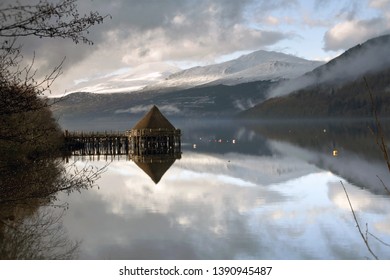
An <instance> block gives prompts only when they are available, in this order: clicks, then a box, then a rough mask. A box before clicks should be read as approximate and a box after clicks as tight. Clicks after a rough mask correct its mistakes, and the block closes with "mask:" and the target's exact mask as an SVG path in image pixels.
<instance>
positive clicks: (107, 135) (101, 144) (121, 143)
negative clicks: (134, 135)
mask: <svg viewBox="0 0 390 280" xmlns="http://www.w3.org/2000/svg"><path fill="white" fill-rule="evenodd" d="M64 135H65V143H66V152H67V153H68V154H69V153H70V154H71V155H80V156H86V155H98V156H99V155H110V156H111V155H128V154H129V147H130V146H129V143H130V139H129V137H128V134H127V133H126V132H123V133H121V132H116V133H112V132H88V133H86V132H69V131H65V133H64Z"/></svg>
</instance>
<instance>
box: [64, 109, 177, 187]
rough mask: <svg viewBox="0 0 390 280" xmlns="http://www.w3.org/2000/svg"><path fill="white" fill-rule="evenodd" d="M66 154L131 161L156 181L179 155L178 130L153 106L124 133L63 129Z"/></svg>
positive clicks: (93, 158) (92, 158) (75, 156)
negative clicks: (124, 157) (123, 158)
mask: <svg viewBox="0 0 390 280" xmlns="http://www.w3.org/2000/svg"><path fill="white" fill-rule="evenodd" d="M64 136H65V143H66V154H67V155H68V156H73V157H74V158H77V157H81V158H82V159H85V158H86V157H87V158H89V159H90V160H95V159H96V157H97V160H100V157H101V156H103V157H104V158H105V160H108V158H109V157H110V159H111V160H113V159H114V158H118V159H119V158H120V156H126V159H128V160H133V161H134V162H135V163H136V164H137V165H138V166H139V167H140V168H141V169H142V170H144V172H145V173H146V174H148V175H149V177H150V178H151V179H152V180H153V181H154V182H155V183H156V184H157V183H158V182H159V181H160V179H161V177H162V176H163V175H164V173H165V172H166V171H167V170H168V169H169V167H170V166H171V165H172V164H173V163H174V162H175V160H176V159H180V158H181V130H180V129H176V128H175V127H174V126H173V125H172V124H171V123H170V122H169V121H168V120H167V119H166V118H165V117H164V116H163V115H162V114H161V112H160V111H159V109H158V108H157V107H156V106H153V107H152V109H151V110H150V111H149V112H148V113H147V114H146V115H145V116H144V117H143V118H142V119H141V120H140V121H139V122H138V123H137V124H136V125H135V126H134V127H133V128H132V129H131V130H128V131H125V132H116V133H113V132H111V133H107V132H69V131H65V133H64Z"/></svg>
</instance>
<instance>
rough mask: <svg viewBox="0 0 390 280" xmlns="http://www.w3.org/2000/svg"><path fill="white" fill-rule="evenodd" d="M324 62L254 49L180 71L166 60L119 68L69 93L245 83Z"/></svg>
mask: <svg viewBox="0 0 390 280" xmlns="http://www.w3.org/2000/svg"><path fill="white" fill-rule="evenodd" d="M321 64H323V63H322V62H319V61H310V60H305V59H302V58H298V57H295V56H292V55H287V54H283V53H279V52H269V51H256V52H253V53H251V54H247V55H243V56H241V57H239V58H237V59H234V60H230V61H226V62H223V63H219V64H213V65H208V66H202V67H200V66H198V67H194V68H190V69H186V70H181V69H179V68H177V67H175V66H171V65H169V64H166V63H162V62H161V63H149V64H144V65H141V66H138V67H135V68H131V69H121V70H119V71H116V72H114V73H112V74H110V75H106V76H104V77H100V78H97V79H91V80H88V81H85V82H82V83H79V84H77V85H76V86H75V87H74V88H72V89H71V90H70V92H75V91H84V92H94V93H115V92H132V91H140V90H143V89H145V90H157V89H164V88H170V87H175V88H180V89H185V88H191V87H195V86H199V85H204V84H224V85H237V84H240V83H245V82H253V81H263V80H279V79H292V78H296V77H298V76H301V75H302V74H304V73H306V72H309V71H311V70H313V69H314V68H316V67H317V66H319V65H321Z"/></svg>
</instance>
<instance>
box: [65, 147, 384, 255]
mask: <svg viewBox="0 0 390 280" xmlns="http://www.w3.org/2000/svg"><path fill="white" fill-rule="evenodd" d="M224 157H225V155H206V154H196V153H186V154H184V155H183V158H182V159H181V160H180V161H176V162H175V164H174V165H173V166H172V167H171V168H170V169H169V170H168V171H167V173H166V174H165V176H164V177H163V179H162V180H161V181H160V182H159V184H157V185H154V184H153V182H151V181H150V179H149V178H148V177H147V175H145V174H144V173H143V171H142V170H140V169H139V168H138V167H137V166H136V165H135V164H134V163H133V162H126V161H120V162H112V163H111V164H110V166H109V170H108V172H107V173H106V174H104V175H103V177H102V178H101V180H100V182H99V185H100V190H97V189H92V190H90V191H88V192H83V193H82V194H81V195H79V194H74V195H73V194H72V195H71V196H70V198H69V199H70V209H69V211H68V212H67V217H66V219H65V225H66V226H67V228H68V230H69V232H70V234H72V235H73V236H74V237H75V238H77V239H83V240H84V243H83V248H81V251H82V258H99V259H104V258H115V259H118V258H123V259H213V258H219V259H235V258H256V259H260V258H267V259H274V258H275V259H306V258H309V259H311V258H314V259H318V258H325V259H326V258H330V259H333V258H336V259H337V258H363V257H364V253H365V251H364V249H365V248H364V245H362V247H360V239H359V236H358V235H354V233H355V230H356V229H355V228H354V226H353V221H351V220H350V219H349V217H348V218H346V215H347V214H346V213H347V212H346V210H344V209H340V208H339V207H335V203H336V205H337V203H338V202H337V201H336V202H334V201H333V196H332V195H329V193H332V192H334V191H335V190H333V188H332V184H334V183H335V182H338V181H339V180H340V178H339V177H337V176H335V175H333V174H332V173H330V172H323V171H321V170H319V169H318V168H315V167H313V166H312V165H310V164H307V163H305V162H304V161H300V160H295V161H294V160H293V158H289V157H288V156H287V157H285V156H282V155H280V156H273V157H272V156H269V157H261V156H258V157H255V156H253V157H251V156H242V155H239V154H231V155H229V158H232V159H233V160H232V162H230V163H228V162H227V161H226V159H225V158H224ZM96 164H104V163H101V162H97V163H96ZM351 187H353V186H351ZM367 207H368V205H367ZM362 211H368V212H367V213H369V212H370V211H371V210H369V209H368V208H367V209H364V210H362ZM377 213H378V214H379V215H381V217H382V214H381V213H382V212H377ZM378 222H379V221H378ZM380 226H381V224H380V223H378V227H380ZM343 246H344V248H345V247H347V248H351V249H349V250H340V247H343ZM362 251H363V253H361V252H362Z"/></svg>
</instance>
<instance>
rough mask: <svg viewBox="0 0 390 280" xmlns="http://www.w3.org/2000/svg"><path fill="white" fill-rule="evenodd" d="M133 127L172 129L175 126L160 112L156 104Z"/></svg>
mask: <svg viewBox="0 0 390 280" xmlns="http://www.w3.org/2000/svg"><path fill="white" fill-rule="evenodd" d="M133 129H172V130H175V127H174V126H173V125H172V124H171V123H170V122H169V121H168V119H167V118H166V117H165V116H164V115H163V114H162V113H161V112H160V110H159V109H158V108H157V106H156V105H153V107H152V109H150V111H149V112H148V113H147V114H146V115H145V116H144V117H143V118H142V119H141V120H140V121H139V122H138V123H137V124H136V125H135V126H134V127H133Z"/></svg>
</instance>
